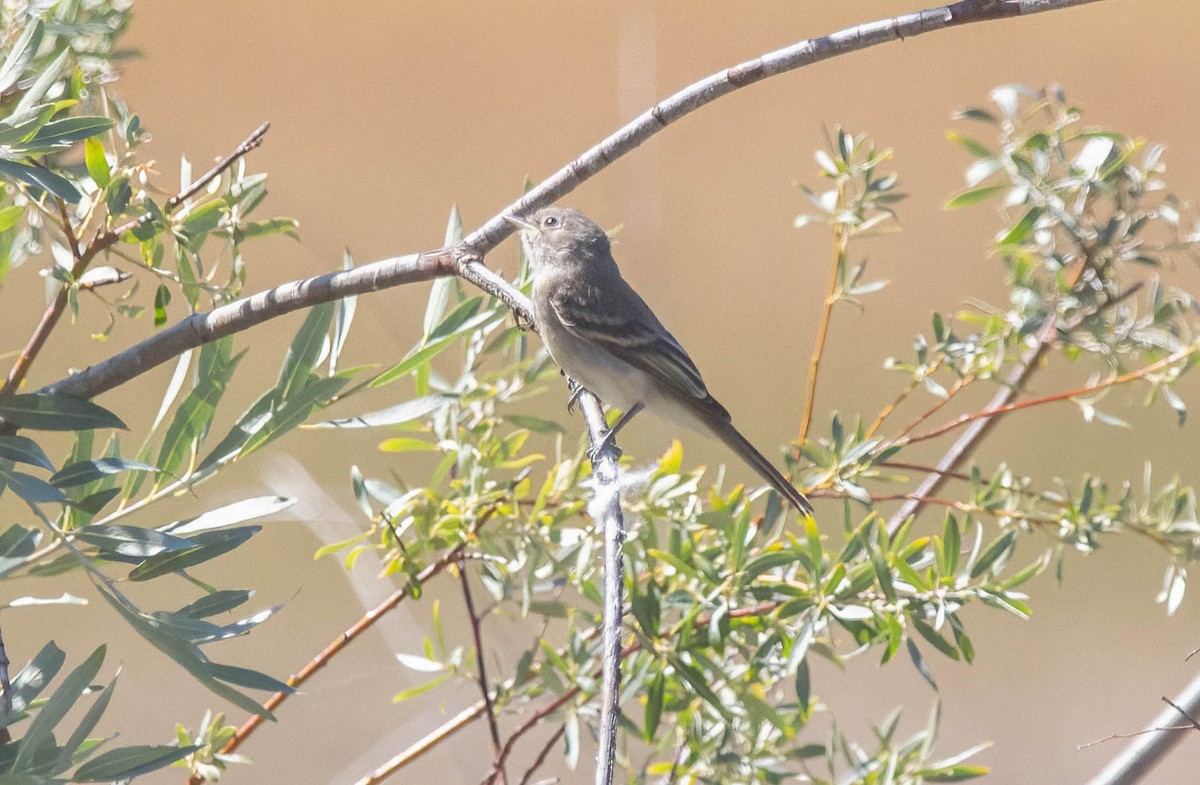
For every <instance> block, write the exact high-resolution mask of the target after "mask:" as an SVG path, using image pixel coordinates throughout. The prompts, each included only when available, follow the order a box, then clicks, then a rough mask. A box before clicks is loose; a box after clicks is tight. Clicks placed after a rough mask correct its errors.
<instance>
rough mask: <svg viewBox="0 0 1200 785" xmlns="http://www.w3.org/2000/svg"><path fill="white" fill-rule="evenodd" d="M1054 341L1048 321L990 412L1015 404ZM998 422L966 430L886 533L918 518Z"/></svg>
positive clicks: (986, 421) (989, 421) (978, 423)
mask: <svg viewBox="0 0 1200 785" xmlns="http://www.w3.org/2000/svg"><path fill="white" fill-rule="evenodd" d="M1053 340H1054V319H1047V320H1046V324H1045V325H1044V326H1043V328H1042V331H1041V332H1040V333H1039V334H1038V338H1037V344H1035V345H1034V347H1033V348H1032V349H1030V350H1029V351H1028V352H1026V353H1025V355H1024V356H1023V357H1022V358H1021V359H1020V361H1019V362H1018V363H1017V365H1016V366H1015V367H1014V368H1013V369H1012V371H1010V372H1009V374H1008V376H1007V377H1006V378H1005V380H1004V384H1003V386H1002V387H1001V388H1000V389H999V390H997V391H996V394H995V395H994V396H992V400H991V401H990V402H989V404H988V406H987V408H988V409H997V408H999V407H1001V406H1004V405H1006V404H1008V403H1009V402H1011V401H1012V399H1013V398H1014V397H1016V395H1017V392H1018V391H1019V390H1020V389H1021V388H1022V387H1024V386H1025V382H1026V381H1028V380H1029V377H1030V376H1031V375H1032V374H1033V372H1034V371H1035V370H1036V369H1037V367H1038V365H1039V364H1040V363H1041V361H1042V357H1043V356H1045V354H1046V352H1047V351H1048V350H1049V349H1050V345H1051V343H1052V342H1053ZM996 422H997V420H995V419H993V418H990V417H989V418H985V419H978V420H976V421H975V422H973V423H971V424H970V426H968V427H967V430H966V431H964V432H963V433H962V434H961V435H960V436H959V437H958V439H957V440H956V441H955V442H954V444H952V445H950V449H948V450H946V452H945V454H943V455H942V457H941V459H939V460H938V462H937V464H936V466H935V469H936V471H935V472H934V473H932V474H930V475H928V476H927V477H926V478H925V479H924V480H922V481H921V484H920V485H918V486H917V489H916V491H914V492H913V494H912V495H913V496H914V497H916V498H913V499H909V500H908V501H906V502H905V503H904V504H902V505H900V507H899V509H897V510H896V512H894V513H892V517H891V518H889V519H888V524H887V530H888V533H889V534H895V533H896V532H897V531H898V530H899V529H900V527H901V526H902V525H903V524H904V522H905V521H906V520H908V518H909V516H911V515H915V514H916V513H917V511H918V510H920V509H921V506H922V504H921V501H920V499H921V498H923V497H930V496H933V495H934V494H936V493H937V491H938V489H940V488H941V487H942V484H943V483H945V482H946V479H947V477H949V472H952V471H954V470H955V469H956V468H958V465H959V463H960V462H962V460H963V459H965V458H966V457H967V455H968V454H970V452H971V450H973V449H974V448H975V445H976V444H977V443H978V442H979V440H980V439H982V438H983V437H984V436H985V435H987V432H988V431H989V430H991V428H992V427H993V426H994V425H995V424H996Z"/></svg>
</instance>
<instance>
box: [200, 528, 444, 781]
mask: <svg viewBox="0 0 1200 785" xmlns="http://www.w3.org/2000/svg"><path fill="white" fill-rule="evenodd" d="M462 549H463V546H461V545H459V546H456V547H455V548H453V549H451V550H450V552H449V553H447V554H445V555H444V556H442V558H440V559H438V560H437V561H436V562H433V563H432V564H429V565H427V566H426V567H425V569H423V570H421V571H420V572H419V573H417V577H416V579H415V580H414V583H416V584H417V585H420V584H423V583H425V582H426V581H428V580H429V579H430V578H432V577H434V576H435V575H437V574H438V573H440V572H441V571H442V570H444V569H446V567H448V566H449V565H451V564H453V563H454V562H456V561H458V560H459V558H460V557H461V554H462ZM411 586H412V584H409V585H407V586H405V587H403V588H401V589H397V590H396V591H395V592H393V593H392V595H391V596H390V597H388V598H387V599H386V600H384V601H383V602H381V603H379V604H378V605H376V606H375V607H374V608H372V609H371V610H369V611H367V612H366V614H364V615H363V617H362V618H361V619H359V620H358V621H357V622H355V623H354V624H353V625H351V626H350V627H349V628H348V629H347V630H346V631H345V632H343V633H342V634H341V635H339V636H337V637H336V638H334V639H333V641H331V642H330V643H329V645H328V646H326V647H325V648H324V649H321V651H320V652H319V653H318V654H317V655H316V656H315V657H313V658H312V659H311V660H310V661H309V663H308V664H307V665H305V666H304V667H303V668H301V669H300V670H299V671H298V672H297V673H295V674H293V675H292V676H290V677H288V680H287V685H288V686H289V687H292V688H293V689H294V688H296V687H299V686H300V685H301V684H304V682H306V681H308V680H309V679H310V678H311V677H312V676H313V674H315V673H316V672H317V671H319V670H321V668H324V667H325V666H326V665H328V664H329V661H330V660H331V659H332V658H333V657H334V656H335V655H336V654H337V653H338V652H340V651H341V650H342V649H344V648H346V646H348V645H350V643H351V642H353V641H354V639H355V638H357V637H358V636H360V635H362V634H363V633H364V632H366V631H367V630H369V629H370V628H371V627H372V626H374V624H375V622H377V621H379V620H380V619H381V618H382V617H383V615H384V614H386V613H387V612H388V611H390V610H392V609H393V608H395V607H396V606H397V605H399V604H400V603H401V601H403V600H404V598H405V597H407V596H409V593H410V592H411ZM290 694H291V693H287V692H277V693H275V694H274V695H272V696H271V697H270V698H268V699H267V701H266V702H265V703H264V704H263V709H264V710H265V711H264V713H263V714H255V715H252V716H251V717H249V718H248V719H247V720H246V721H245V722H244V723H242V726H241V727H240V728H238V729H237V733H235V734H234V735H233V738H231V739H230V740H229V741H228V742H226V743H225V746H224V747H222V748H221V752H222V753H223V754H225V755H229V754H231V753H233V752H235V751H236V750H237V749H238V747H240V746H242V744H243V743H244V742H245V741H246V739H248V738H249V737H250V734H252V733H254V731H255V729H256V728H258V726H259V725H262V722H263V720H264V719H266V714H267V713H269V712H273V711H274V710H275V709H277V708H278V707H279V706H280V704H282V703H283V702H284V701H285V700H287V699H288V695H290ZM203 783H204V779H203V778H202V777H199V776H193V777H192V778H191V779H190V780H189V785H203Z"/></svg>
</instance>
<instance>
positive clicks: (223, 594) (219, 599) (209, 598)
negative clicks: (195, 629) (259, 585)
mask: <svg viewBox="0 0 1200 785" xmlns="http://www.w3.org/2000/svg"><path fill="white" fill-rule="evenodd" d="M252 596H254V592H252V591H247V590H245V589H224V590H221V591H214V592H211V593H209V594H206V595H204V596H203V597H201V598H200V599H198V600H196V601H195V602H192V603H189V604H187V605H185V606H183V607H182V608H180V609H179V610H178V611H176V613H178V614H180V615H183V616H192V617H194V618H197V619H205V618H208V617H209V616H216V615H217V614H218V613H225V612H226V611H231V610H233V609H234V608H236V607H238V606H239V605H243V604H245V602H246V601H247V600H249V599H250V598H251V597H252Z"/></svg>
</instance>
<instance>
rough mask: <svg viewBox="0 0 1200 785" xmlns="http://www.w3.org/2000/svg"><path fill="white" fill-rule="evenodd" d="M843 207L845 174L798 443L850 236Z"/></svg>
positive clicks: (807, 421) (807, 420)
mask: <svg viewBox="0 0 1200 785" xmlns="http://www.w3.org/2000/svg"><path fill="white" fill-rule="evenodd" d="M845 207H846V177H845V176H843V177H841V178H839V179H838V192H837V208H836V212H835V214H834V223H833V270H832V271H831V272H830V273H829V292H828V293H827V294H826V295H825V305H824V307H823V308H822V310H821V321H820V323H818V325H817V339H816V341H815V342H814V343H813V350H812V357H810V358H809V361H808V388H807V390H806V391H805V396H804V411H803V413H802V414H801V415H800V439H799V442H800V443H801V444H803V443H804V440H805V439H806V438H808V428H809V426H810V425H812V416H813V405H814V403H815V401H816V397H817V373H818V372H819V371H820V370H821V355H822V354H824V352H825V339H826V338H827V337H828V335H829V319H830V316H831V315H832V313H833V304H834V303H835V302H836V301H837V286H838V278H839V277H840V273H841V271H842V265H844V264H845V261H846V248H847V245H848V242H849V236H848V235H847V234H846V226H845V224H843V223H842V222H841V221H840V220H839V219H838V217H837V216H838V215H840V214H841V212H842V210H843V209H845Z"/></svg>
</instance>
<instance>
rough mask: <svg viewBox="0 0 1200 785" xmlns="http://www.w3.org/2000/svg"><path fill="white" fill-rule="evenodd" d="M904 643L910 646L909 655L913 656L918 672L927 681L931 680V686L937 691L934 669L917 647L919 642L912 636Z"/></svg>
mask: <svg viewBox="0 0 1200 785" xmlns="http://www.w3.org/2000/svg"><path fill="white" fill-rule="evenodd" d="M904 643H905V645H906V646H907V647H908V656H909V657H911V658H912V661H913V665H915V666H916V668H917V672H918V673H920V674H921V676H922V677H923V678H924V679H925V681H927V682H929V686H930V687H933V691H934V692H937V691H938V686H937V682H936V681H934V680H933V671H931V670H929V663H927V662H926V661H925V657H924V656H922V654H921V650H920V649H918V648H917V644H916V643H914V642H913V639H912V638H909V639H908V640H906V641H905V642H904Z"/></svg>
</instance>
